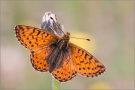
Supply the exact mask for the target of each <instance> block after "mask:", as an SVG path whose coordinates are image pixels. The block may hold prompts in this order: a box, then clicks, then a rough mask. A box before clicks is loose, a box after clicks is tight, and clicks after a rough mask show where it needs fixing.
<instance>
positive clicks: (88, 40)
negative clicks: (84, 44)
mask: <svg viewBox="0 0 135 90" xmlns="http://www.w3.org/2000/svg"><path fill="white" fill-rule="evenodd" d="M70 38H75V39H83V40H87V41H90V39H89V38H87V39H86V38H76V37H70Z"/></svg>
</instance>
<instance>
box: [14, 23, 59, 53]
mask: <svg viewBox="0 0 135 90" xmlns="http://www.w3.org/2000/svg"><path fill="white" fill-rule="evenodd" d="M15 34H16V37H17V39H18V41H19V42H20V43H21V44H22V45H23V46H24V47H26V48H27V49H29V50H36V49H38V48H40V47H42V46H46V45H50V44H51V43H54V42H56V39H58V36H56V35H53V34H51V33H49V32H47V31H46V30H42V29H39V28H35V27H30V26H24V25H17V26H15Z"/></svg>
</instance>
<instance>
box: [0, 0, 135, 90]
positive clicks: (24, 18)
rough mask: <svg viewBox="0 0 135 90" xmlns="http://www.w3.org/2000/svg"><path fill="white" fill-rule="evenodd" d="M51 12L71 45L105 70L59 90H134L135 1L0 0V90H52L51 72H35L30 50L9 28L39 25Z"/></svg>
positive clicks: (69, 83)
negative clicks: (98, 74)
mask: <svg viewBox="0 0 135 90" xmlns="http://www.w3.org/2000/svg"><path fill="white" fill-rule="evenodd" d="M47 11H51V12H52V13H55V14H56V16H57V18H58V21H59V23H60V24H63V25H64V26H65V32H67V31H68V32H70V33H71V36H72V37H77V38H90V40H91V41H90V42H88V41H85V40H78V39H74V38H71V39H72V40H71V41H72V42H73V43H75V44H77V45H79V46H81V47H82V48H84V49H86V50H87V51H89V52H90V53H91V54H92V55H94V56H95V57H96V58H97V59H98V60H99V61H100V62H102V63H103V64H104V65H105V66H106V73H104V74H102V75H101V76H98V77H97V78H86V77H82V76H80V75H78V76H77V77H75V78H73V79H72V80H70V81H69V82H66V83H64V84H62V88H63V89H90V90H92V89H133V88H134V24H135V23H134V20H135V18H134V16H135V15H134V1H131V0H130V1H128V0H127V1H126V0H124V1H122V0H120V1H116V0H114V1H112V0H111V1H106V0H105V1H59V0H57V1H26V0H25V1H21V0H20V1H16V0H15V1H7V0H5V1H1V10H0V13H1V17H0V20H1V26H0V30H1V33H0V34H1V35H0V36H1V37H0V38H1V63H0V64H1V70H0V76H1V77H0V80H1V86H0V87H1V88H2V89H51V88H52V85H51V83H52V81H51V74H49V73H48V72H47V73H43V72H38V71H35V70H34V68H33V67H32V65H31V62H30V58H29V51H28V50H26V49H25V48H24V47H23V46H21V45H20V43H19V42H18V41H17V39H16V37H15V34H14V26H15V25H18V24H22V25H29V26H34V27H39V26H40V23H41V20H42V16H43V15H44V13H45V12H47Z"/></svg>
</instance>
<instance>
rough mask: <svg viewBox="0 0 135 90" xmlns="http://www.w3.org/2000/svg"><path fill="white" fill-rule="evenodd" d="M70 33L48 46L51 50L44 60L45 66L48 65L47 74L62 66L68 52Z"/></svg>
mask: <svg viewBox="0 0 135 90" xmlns="http://www.w3.org/2000/svg"><path fill="white" fill-rule="evenodd" d="M69 35H70V33H68V32H67V34H65V35H64V36H63V37H61V38H59V39H56V42H54V43H52V45H50V47H51V50H50V53H49V55H48V57H47V58H46V60H47V64H48V65H49V68H50V69H49V72H50V73H51V72H52V71H53V70H55V69H58V68H59V67H61V66H62V65H63V62H64V60H65V57H67V54H68V53H69V52H68V49H69V47H68V42H69Z"/></svg>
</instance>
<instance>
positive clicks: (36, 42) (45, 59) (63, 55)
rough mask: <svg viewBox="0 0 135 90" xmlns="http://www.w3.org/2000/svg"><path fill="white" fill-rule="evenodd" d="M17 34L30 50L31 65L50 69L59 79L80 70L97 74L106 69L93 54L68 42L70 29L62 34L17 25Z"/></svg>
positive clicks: (67, 78)
mask: <svg viewBox="0 0 135 90" xmlns="http://www.w3.org/2000/svg"><path fill="white" fill-rule="evenodd" d="M15 34H16V37H17V39H18V41H19V42H20V43H21V44H22V45H23V46H24V47H25V48H27V49H29V50H30V58H31V63H32V66H33V67H34V68H35V69H36V70H38V71H41V72H46V71H49V72H50V73H51V74H52V75H53V76H54V77H55V79H57V80H58V81H60V82H66V81H68V80H70V79H72V78H73V77H75V76H76V75H77V74H80V75H83V76H86V77H95V76H98V75H100V74H101V73H103V72H104V71H105V67H104V65H103V64H102V63H100V62H99V61H98V60H97V59H96V58H95V57H94V56H92V55H91V54H90V53H89V52H87V51H86V50H84V49H82V48H81V47H79V46H77V45H75V44H73V43H71V42H69V36H70V33H69V32H67V33H66V34H65V35H63V36H62V37H60V36H57V35H55V34H52V33H50V32H48V31H46V30H43V29H40V28H35V27H30V26H24V25H17V26H16V27H15Z"/></svg>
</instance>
